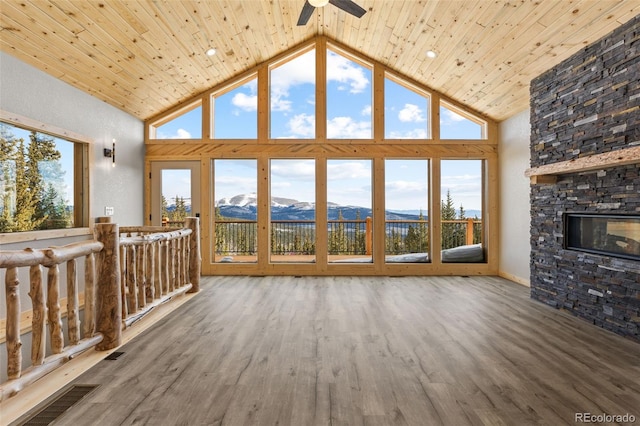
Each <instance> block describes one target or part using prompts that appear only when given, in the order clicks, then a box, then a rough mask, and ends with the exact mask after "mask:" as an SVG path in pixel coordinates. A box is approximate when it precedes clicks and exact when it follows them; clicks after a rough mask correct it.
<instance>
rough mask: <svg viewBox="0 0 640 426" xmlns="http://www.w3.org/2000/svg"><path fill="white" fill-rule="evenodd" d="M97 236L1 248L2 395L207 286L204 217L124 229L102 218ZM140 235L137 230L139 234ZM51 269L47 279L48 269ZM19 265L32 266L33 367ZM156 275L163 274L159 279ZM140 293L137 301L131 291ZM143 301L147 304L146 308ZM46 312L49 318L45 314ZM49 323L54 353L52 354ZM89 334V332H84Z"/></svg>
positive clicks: (105, 345)
mask: <svg viewBox="0 0 640 426" xmlns="http://www.w3.org/2000/svg"><path fill="white" fill-rule="evenodd" d="M98 222H99V223H96V225H95V227H94V239H93V240H88V241H81V242H76V243H71V244H68V245H65V246H62V247H49V248H45V249H30V248H27V249H24V250H0V268H1V269H5V270H6V273H5V287H6V292H5V293H6V306H7V318H6V348H7V355H8V356H7V378H8V381H7V382H5V383H2V385H0V401H2V400H5V399H7V398H9V397H11V396H13V395H15V394H16V393H17V392H18V391H20V390H21V389H22V388H24V387H25V386H27V385H28V384H30V383H33V382H34V381H35V380H37V379H39V378H40V377H42V376H44V375H46V374H48V373H49V372H50V371H52V370H53V369H55V368H57V367H59V366H60V365H62V364H64V363H65V362H67V361H69V360H70V359H71V358H73V357H74V356H75V355H76V354H77V353H79V352H82V351H85V350H87V349H89V348H91V347H94V346H95V347H96V349H97V350H109V349H113V348H115V347H117V346H119V345H120V344H121V332H122V329H123V328H125V327H127V326H129V325H131V324H132V323H133V322H134V321H137V320H138V319H139V318H140V317H141V316H142V315H144V314H145V313H146V312H148V311H150V310H151V309H153V307H155V306H157V305H159V304H160V303H164V302H165V301H167V300H169V299H171V298H172V297H174V296H176V295H178V294H182V293H185V292H197V291H198V290H199V285H200V269H201V257H200V241H199V240H200V238H199V219H198V218H187V220H186V221H185V224H184V225H185V227H184V228H181V229H178V228H163V227H122V228H118V225H117V224H112V223H110V222H109V220H108V218H98ZM134 234H135V235H134ZM82 258H84V271H85V274H84V324H83V326H84V327H83V329H82V332H81V330H80V315H79V310H80V308H81V307H80V306H79V303H78V300H79V284H78V279H77V275H78V274H77V260H78V259H82ZM61 264H65V265H66V276H67V287H66V288H67V327H66V340H67V341H68V345H67V346H66V347H65V346H64V341H65V333H64V331H65V330H63V327H62V315H61V312H60V297H59V279H60V268H59V265H61ZM43 267H46V268H48V271H47V285H46V306H45V286H44V284H43V280H42V268H43ZM19 268H29V282H30V291H29V297H30V298H31V302H32V306H33V313H32V321H31V323H32V324H31V332H32V353H31V366H30V367H28V368H27V369H26V370H25V371H22V342H21V330H20V316H21V308H20V291H19V288H20V274H19ZM156 277H157V278H156ZM132 295H133V296H135V297H137V298H136V299H135V302H134V303H133V304H130V303H129V302H130V300H134V299H131V297H132ZM141 305H142V306H141ZM45 316H46V317H45ZM46 322H48V324H49V339H50V346H51V354H49V355H48V356H45V355H46V354H45V348H46V336H45V331H46ZM81 337H82V338H81Z"/></svg>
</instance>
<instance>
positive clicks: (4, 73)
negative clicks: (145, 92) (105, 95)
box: [0, 52, 144, 226]
mask: <svg viewBox="0 0 640 426" xmlns="http://www.w3.org/2000/svg"><path fill="white" fill-rule="evenodd" d="M0 109H3V110H4V111H7V112H9V113H13V114H19V115H21V116H24V117H27V118H30V119H32V120H37V121H39V122H41V123H45V124H48V125H52V126H55V127H58V128H62V129H65V130H68V131H71V132H74V133H78V134H81V135H83V136H87V137H89V138H90V139H91V140H92V145H93V146H92V149H90V184H89V186H90V204H91V216H92V217H96V216H104V208H105V207H106V206H110V207H114V208H115V215H114V217H113V221H114V222H116V223H119V224H121V225H132V226H134V225H141V224H142V223H143V208H144V196H143V194H144V180H143V175H144V131H143V130H144V124H143V122H142V121H140V120H138V119H137V118H135V117H133V116H131V115H129V114H127V113H125V112H123V111H121V110H119V109H117V108H114V107H112V106H110V105H108V104H106V103H104V102H102V101H100V100H98V99H97V98H94V97H93V96H90V95H88V94H86V93H84V92H82V91H80V90H78V89H75V88H73V87H71V86H70V85H68V84H66V83H64V82H62V81H60V80H58V79H57V78H54V77H52V76H50V75H48V74H45V73H43V72H41V71H39V70H37V69H35V68H33V67H32V66H30V65H28V64H26V63H24V62H21V61H19V60H18V59H16V58H14V57H12V56H10V55H8V54H6V53H3V52H0ZM114 138H115V139H116V167H111V163H110V162H109V161H110V160H109V159H107V158H105V157H104V156H103V153H102V150H103V148H106V147H111V143H112V139H114Z"/></svg>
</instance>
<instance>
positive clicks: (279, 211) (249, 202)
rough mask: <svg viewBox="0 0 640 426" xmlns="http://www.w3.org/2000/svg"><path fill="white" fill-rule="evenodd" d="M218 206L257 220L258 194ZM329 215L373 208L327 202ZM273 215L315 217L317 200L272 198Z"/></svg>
mask: <svg viewBox="0 0 640 426" xmlns="http://www.w3.org/2000/svg"><path fill="white" fill-rule="evenodd" d="M216 207H217V208H218V209H219V211H220V214H221V215H222V216H223V217H225V218H234V219H245V220H255V219H256V217H257V198H256V194H255V193H252V194H240V195H235V196H233V197H230V198H229V197H227V198H221V199H220V200H218V201H217V202H216ZM327 210H328V219H329V220H336V219H338V216H339V215H340V214H342V217H343V218H344V219H346V220H355V219H356V218H357V217H358V216H359V217H360V219H363V220H364V219H366V218H367V216H371V209H369V208H366V207H359V206H342V205H339V204H336V203H332V202H328V203H327ZM271 219H273V220H294V221H295V220H314V219H315V203H310V202H303V201H298V200H294V199H290V198H280V197H273V198H272V199H271ZM387 219H396V220H402V219H406V220H415V219H418V215H417V214H411V213H402V212H389V211H388V212H387Z"/></svg>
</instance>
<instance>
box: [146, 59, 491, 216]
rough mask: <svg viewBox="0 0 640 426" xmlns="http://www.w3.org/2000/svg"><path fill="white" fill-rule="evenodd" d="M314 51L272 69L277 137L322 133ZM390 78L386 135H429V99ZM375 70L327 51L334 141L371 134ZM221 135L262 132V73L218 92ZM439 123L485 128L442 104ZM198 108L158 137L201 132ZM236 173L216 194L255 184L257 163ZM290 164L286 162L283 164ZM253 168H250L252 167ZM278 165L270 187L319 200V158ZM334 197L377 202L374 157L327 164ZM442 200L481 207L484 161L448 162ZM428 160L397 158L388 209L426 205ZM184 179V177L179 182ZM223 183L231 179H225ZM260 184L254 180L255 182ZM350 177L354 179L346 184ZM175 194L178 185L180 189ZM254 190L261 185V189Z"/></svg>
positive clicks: (473, 132) (473, 135)
mask: <svg viewBox="0 0 640 426" xmlns="http://www.w3.org/2000/svg"><path fill="white" fill-rule="evenodd" d="M315 78H316V76H315V51H314V50H311V51H309V52H307V53H305V54H302V55H300V56H298V57H296V58H295V59H293V60H291V61H289V62H286V63H284V64H282V65H280V66H277V67H274V68H272V69H271V71H270V96H271V101H270V120H271V122H270V132H271V135H270V136H271V137H272V138H297V139H313V138H314V137H315V103H316V100H315ZM394 80H395V79H394V78H386V79H385V137H386V138H389V139H424V138H427V137H428V136H429V134H430V129H429V128H428V120H427V117H429V108H430V100H429V97H428V95H427V94H425V93H420V92H418V91H413V90H410V89H408V88H406V87H405V86H403V85H400V84H398V83H397V82H396V81H394ZM371 105H372V74H371V70H370V69H368V68H366V67H364V66H361V65H360V64H358V63H356V62H354V61H351V60H350V59H348V58H346V57H344V56H341V55H339V54H337V53H334V52H332V51H329V53H328V55H327V136H328V137H329V138H332V139H371V138H372V115H371ZM213 110H214V113H213V114H214V137H215V138H256V137H257V79H256V78H251V79H249V80H248V81H247V82H245V84H243V85H241V86H240V87H237V88H236V89H234V90H232V91H229V92H227V93H225V94H223V95H220V96H217V97H216V99H215V102H214V107H213ZM440 116H441V121H440V128H441V135H442V138H444V139H479V138H480V127H479V126H478V125H477V124H476V123H474V122H472V121H470V120H468V119H466V118H464V117H462V116H461V115H458V114H456V113H455V112H453V111H451V110H449V109H447V108H444V107H441V109H440ZM200 127H201V126H200V110H199V108H198V109H197V110H196V111H194V112H192V113H190V114H187V115H184V116H182V117H179V118H177V119H175V120H173V121H172V122H170V123H167V124H165V125H164V126H162V127H161V128H159V129H158V137H159V138H189V137H193V138H200V137H201V135H200V130H199V129H200ZM222 164H224V166H225V168H226V167H228V168H229V172H228V173H229V174H228V175H226V174H225V173H222V172H218V171H216V172H215V173H216V180H218V179H219V180H220V181H219V182H217V185H216V194H215V198H216V199H217V200H219V199H220V198H223V197H229V196H233V195H237V194H241V193H245V192H247V191H248V190H249V189H250V188H255V179H256V176H255V175H256V170H255V161H253V162H248V163H247V162H237V164H235V163H234V161H233V160H227V161H225V162H224V163H221V165H222ZM285 164H286V167H284V165H285ZM248 166H249V167H248ZM276 166H277V167H274V166H273V165H272V182H271V185H272V187H271V191H272V194H273V195H275V196H282V197H286V198H294V199H297V200H299V201H313V199H312V198H313V197H315V193H314V192H313V191H310V190H309V188H313V185H314V179H315V175H314V173H315V167H314V164H313V161H309V160H289V161H287V162H286V163H285V162H281V163H278V162H277V163H276ZM327 167H328V182H327V190H328V196H327V198H328V200H329V201H331V202H336V203H339V204H350V205H359V206H363V207H370V206H371V194H372V192H371V173H372V171H371V167H372V164H371V160H368V159H362V160H345V161H337V160H336V161H332V162H330V163H329V164H328V166H327ZM441 168H442V176H441V181H442V188H441V191H442V194H443V195H442V198H444V197H445V196H446V192H447V190H449V191H451V194H452V196H453V198H454V201H455V203H456V206H457V207H459V205H460V204H462V205H463V206H464V208H465V209H466V210H471V209H473V210H481V200H480V188H481V177H480V176H481V162H480V161H477V160H459V161H453V160H450V161H443V164H442V167H441ZM427 169H428V163H427V161H426V160H417V161H414V160H406V161H400V160H394V161H393V162H390V163H388V166H387V174H386V181H385V187H386V192H387V195H386V203H387V208H389V209H396V210H418V209H423V210H424V211H426V200H427V199H428V194H427V192H426V191H427V188H428V181H427ZM175 182H176V183H177V182H178V180H175ZM223 182H226V183H225V184H223ZM251 182H253V183H251ZM346 182H348V184H345V183H346ZM171 191H172V192H176V191H178V189H177V188H176V189H175V190H174V189H171ZM254 191H255V190H254Z"/></svg>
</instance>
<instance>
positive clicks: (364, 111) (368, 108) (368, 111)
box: [360, 105, 371, 117]
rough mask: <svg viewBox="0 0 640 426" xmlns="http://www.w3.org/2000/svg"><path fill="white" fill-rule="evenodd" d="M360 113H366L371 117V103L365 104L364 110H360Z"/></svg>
mask: <svg viewBox="0 0 640 426" xmlns="http://www.w3.org/2000/svg"><path fill="white" fill-rule="evenodd" d="M360 115H365V116H369V117H371V105H367V106H365V107H364V108H363V109H362V111H360Z"/></svg>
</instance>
